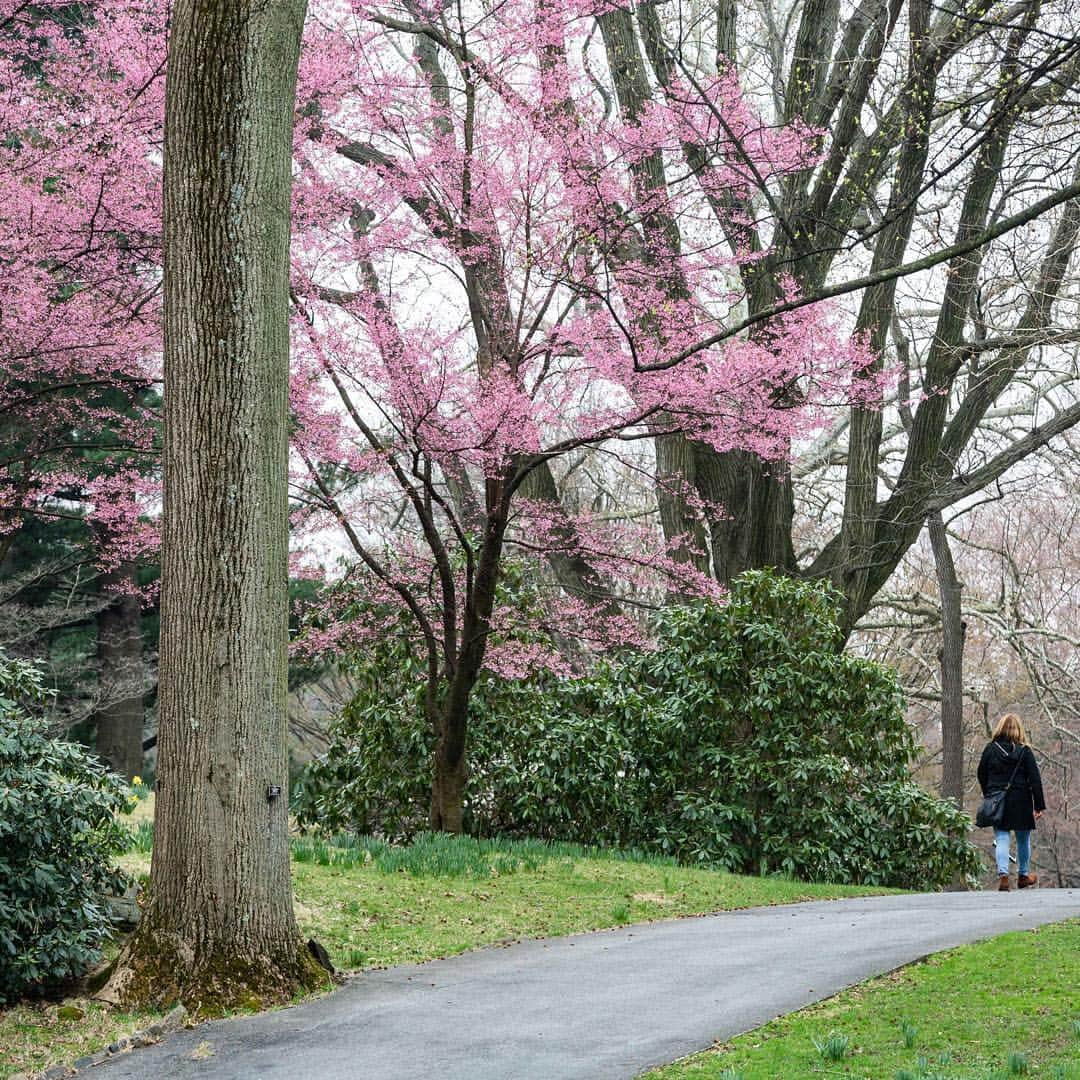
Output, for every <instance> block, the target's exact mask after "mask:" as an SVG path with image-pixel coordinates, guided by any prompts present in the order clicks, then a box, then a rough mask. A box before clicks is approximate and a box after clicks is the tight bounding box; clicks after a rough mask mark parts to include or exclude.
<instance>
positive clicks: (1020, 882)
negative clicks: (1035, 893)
mask: <svg viewBox="0 0 1080 1080" xmlns="http://www.w3.org/2000/svg"><path fill="white" fill-rule="evenodd" d="M1038 884H1039V879H1038V878H1037V877H1036V876H1035V875H1034V874H1020V875H1019V877H1017V879H1016V887H1017V888H1018V889H1030V888H1031V886H1032V885H1038Z"/></svg>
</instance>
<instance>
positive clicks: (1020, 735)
mask: <svg viewBox="0 0 1080 1080" xmlns="http://www.w3.org/2000/svg"><path fill="white" fill-rule="evenodd" d="M1001 735H1004V736H1005V738H1006V739H1011V740H1012V741H1013V742H1014V743H1019V744H1020V745H1021V746H1026V745H1027V735H1026V734H1025V732H1024V725H1023V724H1022V723H1021V722H1020V717H1019V716H1017V715H1016V713H1011V712H1007V713H1006V714H1005V715H1004V716H1003V717H1002V718H1001V719H1000V720H999V721H998V722H997V727H995V728H994V734H993V735H992V736H991V738H993V739H996V738H998V737H999V736H1001Z"/></svg>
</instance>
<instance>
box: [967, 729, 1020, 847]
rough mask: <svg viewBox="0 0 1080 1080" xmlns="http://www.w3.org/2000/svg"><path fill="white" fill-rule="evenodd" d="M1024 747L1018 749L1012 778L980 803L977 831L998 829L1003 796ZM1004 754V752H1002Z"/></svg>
mask: <svg viewBox="0 0 1080 1080" xmlns="http://www.w3.org/2000/svg"><path fill="white" fill-rule="evenodd" d="M1026 749H1027V747H1026V746H1021V747H1020V756H1019V757H1018V758H1017V759H1016V765H1015V767H1014V768H1013V771H1012V776H1010V777H1009V782H1008V783H1007V784H1006V785H1005V787H1004V788H1003V789H1002V790H1001V791H991V792H990V794H989V795H987V796H986V798H985V799H983V801H982V806H980V807H979V809H978V810H977V811H976V813H975V827H976V828H978V829H989V828H993V829H1000V828H1001V822H1002V820H1003V819H1004V817H1005V795H1006V793H1007V792H1008V790H1009V788H1011V787H1012V782H1013V781H1014V780H1015V779H1016V770H1017V769H1019V768H1020V762H1021V761H1023V760H1024V751H1025V750H1026ZM1002 753H1004V751H1002Z"/></svg>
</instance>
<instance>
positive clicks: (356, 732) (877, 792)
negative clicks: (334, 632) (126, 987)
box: [295, 571, 978, 888]
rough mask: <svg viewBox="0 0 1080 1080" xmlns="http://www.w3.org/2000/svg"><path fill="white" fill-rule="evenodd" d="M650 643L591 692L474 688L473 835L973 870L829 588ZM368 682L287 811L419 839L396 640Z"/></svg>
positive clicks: (743, 590) (842, 873)
mask: <svg viewBox="0 0 1080 1080" xmlns="http://www.w3.org/2000/svg"><path fill="white" fill-rule="evenodd" d="M656 632H657V647H656V648H655V649H654V650H650V651H646V652H642V651H633V652H627V653H626V654H625V655H622V656H619V657H616V658H614V659H611V660H607V661H605V662H603V663H601V664H599V665H597V666H596V668H595V669H594V670H593V671H592V672H591V673H590V674H589V675H587V676H586V677H584V678H577V679H559V678H555V677H552V676H540V677H537V678H534V679H532V680H528V681H508V680H500V679H496V678H494V677H492V676H485V677H483V678H482V680H481V682H480V684H479V685H478V687H477V690H476V692H475V694H474V697H473V700H472V703H471V707H470V727H469V739H470V742H469V748H468V760H469V766H470V778H469V785H468V789H467V793H466V827H467V829H468V830H469V831H470V832H472V833H474V834H479V835H489V836H490V835H503V836H534V837H541V838H545V839H561V840H571V841H578V842H582V843H587V844H598V845H601V846H604V847H614V848H634V847H638V848H644V849H647V850H651V851H658V852H662V853H665V854H669V855H671V856H674V857H675V858H676V859H678V860H679V861H680V862H691V863H701V864H706V865H710V866H715V867H721V868H725V869H729V870H733V871H737V872H741V873H757V874H780V875H784V876H789V877H798V878H803V879H810V880H817V881H835V882H857V883H864V884H871V885H895V886H901V887H916V888H933V887H935V886H941V885H944V884H946V883H948V882H949V881H950V880H952V879H953V877H954V876H956V875H958V874H961V875H964V874H972V875H973V874H975V873H977V870H978V863H977V857H976V854H975V850H974V848H973V847H972V846H971V844H970V843H969V842H968V840H967V834H968V830H969V823H968V821H967V818H966V817H965V816H964V815H963V814H962V813H960V812H959V811H958V810H957V809H956V808H955V807H953V806H952V805H951V804H950V803H946V802H943V801H941V800H938V799H936V798H934V797H932V796H931V795H930V794H928V793H927V792H926V791H924V790H923V789H922V788H920V787H919V786H918V785H917V784H916V783H915V782H914V781H913V780H912V779H911V776H910V766H911V763H912V761H913V759H914V757H915V754H916V747H915V744H914V741H913V739H912V736H911V733H910V731H909V729H908V727H907V725H906V723H905V721H904V715H903V697H902V694H901V691H900V688H899V686H898V684H897V681H896V678H895V676H894V675H893V673H892V672H891V671H889V670H888V669H886V668H883V667H882V666H880V665H877V664H874V663H872V662H870V661H867V660H864V659H860V658H858V657H855V656H852V655H850V654H848V653H845V652H843V651H841V650H839V648H838V646H839V644H840V640H841V637H840V630H839V625H838V612H837V603H836V598H835V596H834V595H833V594H832V593H831V591H830V590H829V589H828V588H827V587H825V586H822V585H820V584H812V583H806V582H800V581H795V580H791V579H788V578H782V577H777V576H775V575H773V574H771V573H767V572H757V571H755V572H751V573H747V574H744V575H743V576H742V577H740V578H739V579H738V580H737V581H736V582H735V583H734V584H733V586H732V589H731V594H730V596H729V599H728V601H727V603H725V604H724V605H713V604H697V605H693V606H686V607H676V608H670V609H668V610H667V611H665V612H664V615H663V619H662V621H661V622H660V624H659V625H658V626H657V631H656ZM356 673H357V677H358V680H359V682H360V687H359V690H358V693H357V695H356V697H355V699H354V700H353V702H352V703H351V705H350V706H349V707H348V708H347V709H346V710H345V712H344V713H343V715H342V717H341V719H340V721H339V722H338V724H337V726H336V728H335V730H334V740H333V745H332V746H331V749H330V751H329V752H328V754H327V755H326V756H325V757H324V758H323V759H322V760H320V761H319V762H317V763H315V764H314V765H313V766H312V767H311V768H310V769H309V771H308V773H307V774H306V776H305V777H304V779H303V781H302V784H301V787H300V790H299V791H298V793H297V799H296V803H295V807H296V810H297V813H298V816H299V818H300V820H301V822H303V823H306V824H309V825H312V826H317V827H319V828H321V829H327V830H331V831H337V830H355V831H357V832H362V833H369V832H377V833H379V834H381V835H385V836H386V837H388V838H391V839H396V838H405V837H409V836H411V835H413V834H415V833H416V832H418V831H419V830H421V829H422V828H424V827H425V824H426V817H427V799H428V791H429V777H430V761H431V752H432V737H431V732H430V730H429V728H428V725H427V724H426V722H425V720H424V709H423V680H422V672H421V670H420V668H419V665H418V663H417V661H416V659H415V657H414V655H413V653H412V651H411V650H410V648H409V646H408V643H407V641H406V639H405V638H404V637H402V636H399V635H397V634H393V633H391V634H388V635H387V637H386V638H385V639H384V641H383V642H382V643H381V644H380V645H379V646H377V647H376V648H375V649H374V650H371V651H370V652H368V653H367V654H366V655H365V656H364V657H363V658H362V659H361V660H359V661H358V662H357V665H356Z"/></svg>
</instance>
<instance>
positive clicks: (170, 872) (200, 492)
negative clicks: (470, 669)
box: [108, 0, 314, 1012]
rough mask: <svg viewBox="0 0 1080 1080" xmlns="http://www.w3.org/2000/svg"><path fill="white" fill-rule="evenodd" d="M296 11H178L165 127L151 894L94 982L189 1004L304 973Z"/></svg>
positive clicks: (287, 2)
mask: <svg viewBox="0 0 1080 1080" xmlns="http://www.w3.org/2000/svg"><path fill="white" fill-rule="evenodd" d="M303 16H304V3H303V0H258V2H256V0H178V2H177V3H176V4H175V6H174V8H173V13H172V20H171V32H170V40H169V61H168V78H167V86H166V131H165V459H164V460H165V504H164V525H163V546H162V634H161V689H160V704H161V721H160V728H159V732H158V786H157V815H156V820H155V842H154V855H153V867H152V871H151V880H150V894H149V902H148V905H147V908H146V910H145V913H144V916H143V921H142V923H141V925H140V927H139V929H138V930H137V931H136V934H135V936H134V937H133V939H132V941H131V943H130V944H129V946H128V948H127V950H126V951H125V954H124V955H122V956H121V958H120V961H119V964H118V967H117V970H116V972H115V974H114V976H113V978H112V980H111V982H110V986H109V988H108V989H109V992H110V995H111V996H112V997H114V998H115V999H120V1000H123V1001H127V1002H142V1003H145V1002H156V1003H163V1002H168V1001H172V1000H177V999H179V1000H182V1001H184V1002H185V1003H186V1004H188V1005H189V1007H191V1006H192V1005H194V1006H195V1007H196V1008H198V1009H200V1010H201V1011H203V1012H213V1011H216V1010H218V1009H220V1008H222V1007H228V1006H230V1005H232V1004H235V1003H237V1002H251V1001H252V1000H253V999H256V1000H282V999H285V998H287V997H289V996H290V995H291V994H293V993H294V992H295V990H296V989H297V987H298V986H301V985H305V984H308V985H310V984H311V983H312V981H313V976H314V971H313V967H312V964H313V962H312V961H311V960H310V959H309V958H308V957H307V954H306V952H305V951H304V950H303V949H302V947H301V945H300V941H299V934H298V932H297V927H296V922H295V920H294V916H293V908H292V893H291V888H290V880H289V849H288V790H287V784H288V775H287V762H286V742H285V739H286V641H287V605H286V584H287V564H286V555H287V551H286V548H287V540H288V536H287V514H286V509H287V504H286V466H287V452H288V447H287V435H286V419H287V413H286V400H287V382H288V351H289V339H288V324H287V313H288V301H289V297H288V266H289V195H290V168H291V149H292V116H293V107H294V106H293V103H294V96H295V85H296V72H297V63H298V55H299V45H300V35H301V30H302V24H303Z"/></svg>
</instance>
